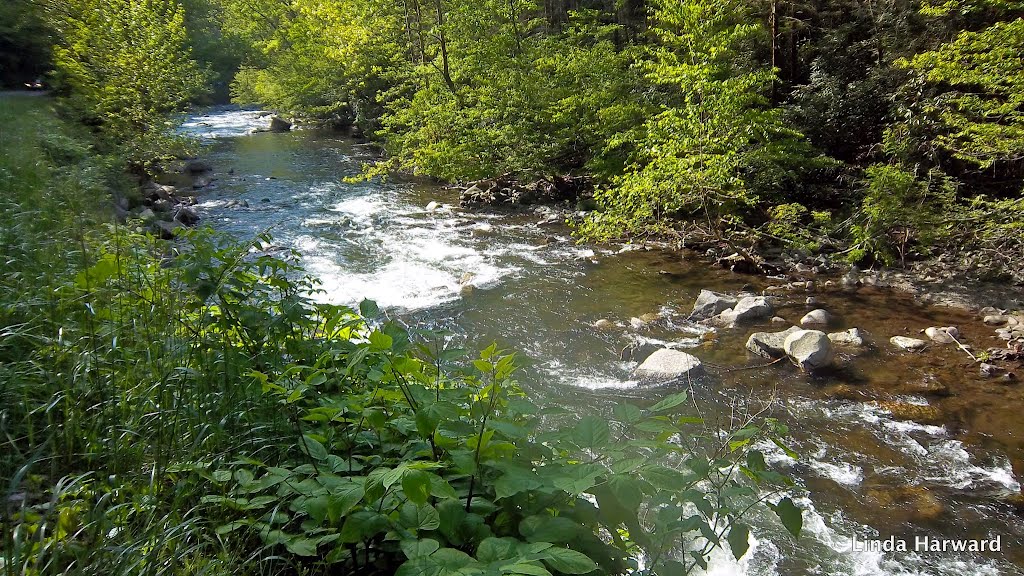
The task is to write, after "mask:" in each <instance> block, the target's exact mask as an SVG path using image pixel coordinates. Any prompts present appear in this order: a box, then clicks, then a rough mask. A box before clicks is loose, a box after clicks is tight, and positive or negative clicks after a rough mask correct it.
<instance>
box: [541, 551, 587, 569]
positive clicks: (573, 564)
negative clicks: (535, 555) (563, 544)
mask: <svg viewBox="0 0 1024 576" xmlns="http://www.w3.org/2000/svg"><path fill="white" fill-rule="evenodd" d="M543 554H544V562H545V563H547V565H548V566H550V567H551V568H553V569H554V570H556V571H558V572H561V573H563V574H588V573H590V572H593V571H594V570H597V563H596V562H594V561H593V560H591V559H590V557H589V556H587V555H586V554H583V553H581V552H577V551H575V550H570V549H568V548H555V547H551V548H548V549H547V550H545V551H544V553H543Z"/></svg>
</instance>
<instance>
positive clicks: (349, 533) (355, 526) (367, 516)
mask: <svg viewBox="0 0 1024 576" xmlns="http://www.w3.org/2000/svg"><path fill="white" fill-rule="evenodd" d="M387 527H388V518H387V516H384V515H383V514H379V513H377V512H373V511H370V510H358V511H356V512H355V513H353V514H351V515H350V516H348V517H346V518H345V524H343V525H342V527H341V541H342V543H344V544H355V543H357V542H362V541H363V540H366V539H368V538H371V537H373V536H376V535H377V534H380V533H381V532H384V531H385V530H386V529H387Z"/></svg>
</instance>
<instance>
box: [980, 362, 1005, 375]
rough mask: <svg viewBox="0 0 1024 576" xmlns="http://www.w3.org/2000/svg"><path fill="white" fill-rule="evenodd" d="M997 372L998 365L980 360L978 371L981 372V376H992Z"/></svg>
mask: <svg viewBox="0 0 1024 576" xmlns="http://www.w3.org/2000/svg"><path fill="white" fill-rule="evenodd" d="M999 372H1000V370H999V367H998V366H996V365H995V364H988V363H985V362H982V363H981V365H980V366H978V373H979V374H981V376H982V377H984V378H992V377H994V376H996V375H998V374H999Z"/></svg>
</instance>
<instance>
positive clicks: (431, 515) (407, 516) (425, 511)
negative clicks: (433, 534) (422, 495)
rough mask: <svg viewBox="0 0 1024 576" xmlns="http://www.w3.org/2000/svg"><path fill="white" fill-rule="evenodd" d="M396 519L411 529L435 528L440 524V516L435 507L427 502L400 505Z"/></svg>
mask: <svg viewBox="0 0 1024 576" xmlns="http://www.w3.org/2000/svg"><path fill="white" fill-rule="evenodd" d="M398 521H399V522H400V523H401V524H402V526H405V527H406V528H409V529H413V530H436V529H437V528H438V527H439V526H440V525H441V517H440V515H439V514H438V512H437V509H436V508H434V507H433V506H431V505H429V504H423V505H421V506H417V505H416V504H413V503H412V502H406V503H405V504H403V505H402V508H401V509H400V510H399V511H398Z"/></svg>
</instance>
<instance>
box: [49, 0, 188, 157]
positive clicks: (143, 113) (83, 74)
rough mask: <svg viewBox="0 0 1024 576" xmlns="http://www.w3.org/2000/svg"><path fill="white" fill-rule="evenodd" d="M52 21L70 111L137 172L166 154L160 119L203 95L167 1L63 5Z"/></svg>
mask: <svg viewBox="0 0 1024 576" xmlns="http://www.w3.org/2000/svg"><path fill="white" fill-rule="evenodd" d="M63 6H64V8H63V10H62V11H61V12H55V13H53V16H54V18H55V21H56V22H55V27H56V29H57V30H58V32H59V35H60V38H61V43H60V45H59V46H57V48H56V49H55V63H56V67H57V73H58V79H59V82H60V84H61V85H62V86H63V88H64V90H65V91H66V92H67V93H68V94H69V98H68V103H69V106H70V108H71V109H72V110H73V111H74V112H75V113H76V114H78V115H79V116H80V117H81V119H82V120H83V121H84V122H86V123H87V124H89V125H92V126H94V127H96V128H97V130H98V132H99V133H100V135H101V136H102V137H103V138H104V139H105V140H106V141H107V142H109V143H111V144H113V143H116V144H117V145H119V146H120V147H121V148H122V150H123V151H124V152H125V153H126V155H127V157H128V160H129V161H130V162H131V163H132V164H133V165H134V166H135V167H136V168H138V169H146V168H148V167H151V165H152V163H153V162H154V160H155V159H160V158H163V157H166V156H167V155H168V154H169V153H172V152H173V150H168V149H167V148H168V146H169V144H170V141H169V139H168V138H167V136H168V134H169V130H170V125H169V123H168V122H167V114H168V113H170V112H173V111H176V110H180V109H181V108H183V107H184V106H185V105H187V104H188V102H189V101H190V100H192V99H193V98H194V97H196V96H197V95H198V94H200V93H202V92H203V91H204V90H205V79H206V75H205V73H204V71H203V70H202V69H200V68H199V66H198V65H197V64H196V62H195V61H194V60H192V58H191V52H190V49H189V44H188V37H187V33H186V30H185V25H184V10H183V9H182V7H181V5H180V4H178V3H177V2H176V1H175V0H70V1H69V2H67V3H65V4H64V5H63Z"/></svg>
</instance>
